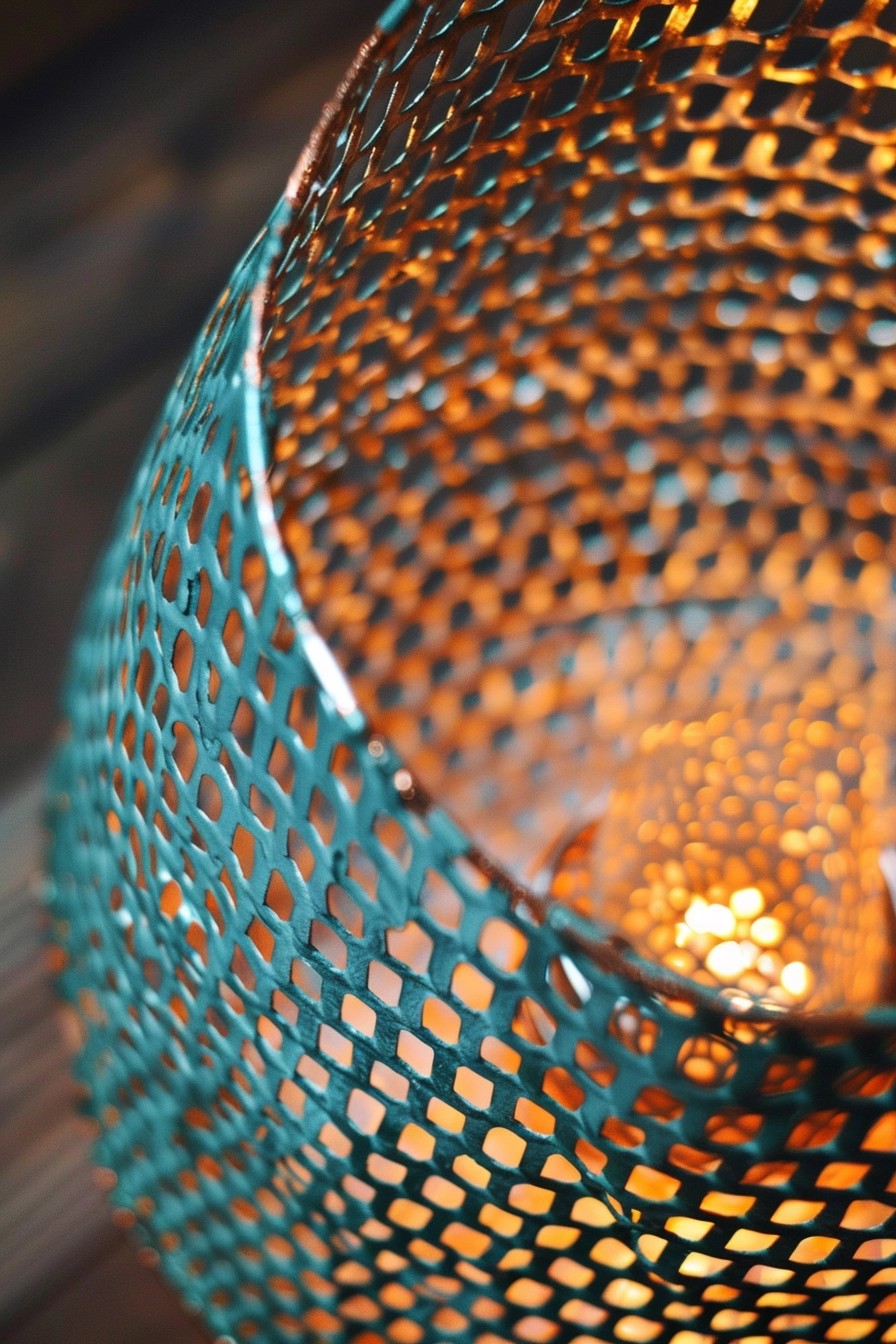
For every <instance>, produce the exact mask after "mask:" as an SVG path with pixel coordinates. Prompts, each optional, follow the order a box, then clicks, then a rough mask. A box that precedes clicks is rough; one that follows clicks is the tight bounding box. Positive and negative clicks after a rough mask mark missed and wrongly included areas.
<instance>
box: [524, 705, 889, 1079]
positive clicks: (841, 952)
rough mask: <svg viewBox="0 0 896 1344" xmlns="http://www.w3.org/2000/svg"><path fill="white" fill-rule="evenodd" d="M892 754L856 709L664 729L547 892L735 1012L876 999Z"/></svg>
mask: <svg viewBox="0 0 896 1344" xmlns="http://www.w3.org/2000/svg"><path fill="white" fill-rule="evenodd" d="M887 758H888V752H887V747H886V744H885V742H884V741H883V739H882V738H881V737H880V736H879V735H878V734H877V733H874V732H871V731H865V721H864V714H863V711H862V706H861V705H860V704H859V703H856V702H852V701H850V702H849V703H848V704H844V705H841V706H839V707H837V706H835V705H830V706H828V707H827V708H826V709H825V710H824V711H822V710H820V709H819V708H818V707H817V706H815V705H813V704H812V703H809V700H808V697H807V699H806V700H804V701H800V700H796V699H794V700H788V701H784V702H782V703H777V704H751V705H742V706H738V707H736V708H734V709H727V710H723V709H716V710H714V711H713V712H711V713H708V714H707V715H706V716H705V717H704V718H702V719H697V720H691V721H681V720H670V721H668V722H666V723H658V724H654V725H652V726H651V727H649V728H647V729H645V730H644V732H643V733H642V735H641V739H640V743H639V745H638V747H637V749H636V750H635V751H634V753H633V754H632V756H631V758H630V759H629V760H628V761H627V762H626V763H625V764H623V765H622V766H621V767H620V769H619V771H618V773H617V776H616V779H615V782H614V786H613V788H612V789H611V791H610V793H609V798H608V802H607V805H606V809H605V811H604V813H603V815H602V817H601V818H600V820H599V821H598V822H596V823H592V824H591V825H590V826H588V827H585V828H583V830H582V831H581V832H580V833H579V834H578V835H577V836H576V837H575V839H574V840H573V841H572V842H571V843H570V844H568V845H567V846H566V847H565V849H564V850H563V851H562V852H561V854H560V857H559V860H557V862H556V864H555V867H554V872H553V877H552V879H551V887H550V891H551V895H552V897H553V898H554V899H556V900H565V901H567V902H569V901H572V902H573V903H574V904H576V905H577V906H578V908H579V909H583V910H585V911H591V912H593V913H594V914H595V915H596V916H597V918H598V919H599V920H600V921H601V922H602V923H604V924H608V925H610V926H611V927H612V928H614V929H617V930H618V931H619V932H620V933H621V934H622V935H623V936H624V937H625V938H626V939H627V940H628V941H629V942H630V943H631V944H632V946H633V947H634V948H635V949H637V950H638V951H639V952H641V953H642V954H644V955H647V956H649V957H650V958H652V959H655V960H658V961H660V962H662V963H663V964H665V965H666V966H667V967H668V968H669V969H671V970H674V971H677V972H678V973H679V974H681V975H683V976H687V977H688V978H690V979H693V980H696V981H698V982H700V983H702V984H705V985H707V986H710V987H712V988H715V989H717V990H719V991H720V992H721V993H722V994H724V995H725V996H726V997H727V998H728V999H729V1000H730V1001H731V1003H732V1004H733V1005H734V1006H735V1007H738V1006H740V1007H748V1006H750V1005H751V1004H754V1003H760V1004H762V1005H763V1006H765V1007H768V1008H773V1009H791V1008H800V1007H810V1008H819V1007H828V1008H830V1007H838V1006H841V1005H844V1004H847V1003H851V1004H854V1005H858V1004H870V1003H874V1002H877V1001H880V1000H881V999H882V998H884V997H885V996H886V994H887V992H888V989H889V985H888V980H889V974H890V960H891V955H890V942H889V936H888V930H889V928H890V925H891V922H892V911H891V910H890V909H888V906H889V904H890V899H891V898H890V896H889V893H888V891H887V888H886V886H885V883H884V879H883V877H882V873H881V858H880V849H881V843H882V842H881V835H882V834H883V833H884V831H885V830H888V828H887V827H885V826H884V824H883V818H884V816H885V815H886V809H885V807H884V802H883V795H884V792H885V790H884V780H885V778H886V776H887V771H888V759H887ZM688 1067H689V1068H690V1069H691V1070H694V1069H697V1070H699V1069H700V1068H701V1067H702V1065H701V1064H700V1061H696V1060H695V1061H692V1062H689V1065H688Z"/></svg>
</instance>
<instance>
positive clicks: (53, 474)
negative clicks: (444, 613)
mask: <svg viewBox="0 0 896 1344" xmlns="http://www.w3.org/2000/svg"><path fill="white" fill-rule="evenodd" d="M381 8H382V0H327V3H326V4H321V3H319V2H318V0H251V3H245V0H241V2H237V0H216V3H208V2H207V0H190V3H189V4H183V3H181V2H180V0H178V3H168V2H167V0H155V3H152V4H150V3H147V2H146V0H76V2H75V3H72V4H62V3H59V0H14V2H10V0H0V38H2V41H0V126H2V127H3V131H2V138H0V345H2V358H0V463H2V472H3V474H2V477H0V636H2V637H0V692H2V694H0V1339H3V1340H4V1341H6V1342H7V1344H51V1342H52V1344H59V1342H60V1341H65V1342H66V1344H79V1341H88V1340H89V1341H90V1344H138V1342H140V1341H147V1344H148V1342H149V1341H150V1340H152V1341H154V1342H155V1341H159V1340H164V1341H165V1344H186V1341H201V1340H202V1339H204V1338H205V1336H204V1334H203V1332H202V1330H201V1329H200V1327H199V1326H198V1325H197V1323H196V1322H195V1321H193V1320H191V1319H189V1318H188V1317H187V1316H186V1315H185V1313H184V1312H183V1311H182V1310H181V1308H180V1306H179V1305H178V1303H177V1302H176V1301H175V1299H174V1298H173V1296H172V1295H171V1294H170V1293H169V1292H168V1290H167V1289H166V1288H165V1286H164V1285H163V1284H162V1283H161V1281H160V1280H158V1279H157V1278H156V1276H155V1275H154V1274H153V1273H152V1271H151V1270H150V1269H149V1268H147V1267H146V1266H145V1265H144V1264H143V1263H141V1260H140V1258H139V1257H138V1255H137V1253H136V1252H135V1250H134V1249H133V1247H132V1246H131V1244H130V1243H129V1242H128V1241H126V1240H125V1239H124V1238H123V1237H122V1235H121V1234H120V1233H119V1232H118V1231H117V1230H116V1229H115V1228H114V1226H113V1224H112V1222H111V1219H110V1216H109V1213H108V1210H107V1209H106V1207H105V1205H104V1203H103V1200H102V1198H101V1196H100V1195H99V1193H98V1192H97V1190H96V1188H95V1187H94V1184H93V1181H92V1178H91V1175H90V1170H89V1165H88V1162H87V1156H86V1152H85V1143H84V1135H83V1132H82V1130H81V1127H80V1125H79V1122H78V1121H77V1118H76V1116H75V1112H74V1106H73V1089H72V1087H71V1085H70V1083H69V1081H68V1073H67V1064H66V1054H65V1048H64V1045H63V1042H62V1040H61V1036H60V1025H59V1020H58V1017H57V1015H56V1012H55V1005H54V1001H53V996H52V991H51V989H50V986H49V984H48V982H47V978H46V973H45V969H44V964H43V958H42V954H41V949H40V933H39V908H38V902H37V886H36V874H37V871H38V868H39V862H40V857H39V856H40V847H41V836H40V797H41V770H42V767H43V764H44V762H45V760H46V755H47V750H48V745H49V742H50V738H51V735H52V730H53V719H54V705H55V699H56V693H57V688H58V683H59V678H60V675H61V670H62V666H63V663H64V658H65V651H66V648H67V645H68V642H69V639H70V637H71V633H72V629H73V626H74V621H75V618H76V614H77V608H78V604H79V602H80V600H81V597H82V595H83V592H84V589H85V586H86V583H87V581H88V578H89V574H90V571H91V568H92V566H93V564H94V562H95V559H96V556H97V552H98V550H99V547H100V546H101V544H102V540H103V537H104V535H105V533H106V531H107V529H108V526H109V523H110V521H111V516H112V513H113V511H114V508H115V505H116V502H117V500H118V497H119V496H120V494H121V491H122V489H123V487H124V484H125V481H126V479H127V477H128V475H129V474H130V472H131V470H132V469H133V465H134V462H135V458H136V455H137V453H138V451H139V449H140V446H141V444H142V442H143V440H144V438H145V437H146V435H147V433H148V432H149V430H150V428H151V425H152V421H153V419H154V417H155V414H156V413H157V411H158V409H159V407H160V405H161V402H162V399H163V397H164V395H165V392H166V390H167V388H168V386H169V384H170V382H171V380H172V379H173V377H174V374H175V372H176V369H177V365H178V363H179V361H180V359H181V358H182V356H183V355H184V353H185V352H186V350H187V348H188V346H189V344H190V341H191V339H192V337H193V335H194V334H195V332H196V330H197V329H198V327H199V324H200V322H201V321H202V318H203V316H204V314H205V312H206V311H207V309H208V308H209V307H210V305H211V304H212V303H213V301H214V299H215V297H216V296H217V293H218V291H219V290H220V289H221V287H222V286H223V285H224V283H225V282H226V279H227V276H228V274H229V271H230V270H231V268H232V266H233V265H234V264H235V262H236V261H237V259H238V257H239V255H240V253H241V251H242V250H243V248H244V247H245V246H246V245H247V243H248V242H249V240H250V238H251V237H252V235H253V234H254V233H255V231H256V230H257V228H258V227H259V226H260V225H261V224H262V222H263V221H264V219H265V217H266V216H267V214H268V212H269V210H270V209H271V207H272V206H273V204H274V201H275V199H276V197H277V195H278V194H279V192H280V190H281V189H282V187H283V185H284V184H285V181H286V178H287V176H288V174H289V171H290V169H291V168H292V165H293V163H294V161H295V160H296V158H297V157H298V154H299V152H300V150H301V148H302V146H303V144H304V142H305V140H306V139H307V136H308V134H309V132H310V130H311V127H312V126H313V124H314V121H315V119H316V117H317V115H318V113H319V111H320V108H321V106H322V104H323V103H324V101H325V100H326V99H327V98H328V97H329V96H330V95H331V94H332V93H333V92H334V90H335V87H336V85H337V83H338V81H339V78H340V76H341V74H342V73H343V71H344V70H345V68H346V66H347V65H348V63H349V61H350V59H351V57H352V55H353V54H354V51H355V49H356V48H357V46H358V44H359V42H360V41H361V40H362V38H363V37H364V36H365V35H366V33H368V32H369V31H370V29H371V27H372V25H373V23H374V21H375V19H376V16H377V14H378V12H379V11H380V9H381Z"/></svg>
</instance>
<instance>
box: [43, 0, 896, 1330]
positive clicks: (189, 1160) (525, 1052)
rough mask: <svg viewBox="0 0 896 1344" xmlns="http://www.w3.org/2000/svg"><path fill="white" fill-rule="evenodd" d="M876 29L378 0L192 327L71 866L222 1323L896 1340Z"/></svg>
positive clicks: (733, 14)
mask: <svg viewBox="0 0 896 1344" xmlns="http://www.w3.org/2000/svg"><path fill="white" fill-rule="evenodd" d="M894 34H896V6H894V5H893V4H892V3H888V4H881V3H878V2H877V0H873V2H869V3H866V4H864V5H862V4H859V3H857V2H856V0H807V3H805V4H802V5H800V4H799V3H794V0H755V3H754V0H743V2H742V0H735V3H734V4H733V6H729V5H728V4H727V3H717V2H716V0H697V3H696V4H694V3H683V2H682V3H673V4H653V3H640V2H637V3H622V4H610V3H596V0H595V2H594V3H584V2H583V0H517V2H514V0H503V2H502V0H444V2H443V3H434V4H423V3H411V4H408V3H400V4H398V5H394V6H393V7H392V9H391V10H390V11H389V12H388V13H387V15H386V16H385V19H384V21H383V23H382V26H381V28H380V29H379V30H378V32H377V33H376V34H375V35H374V36H373V37H372V38H371V40H370V42H369V43H368V44H367V46H366V47H365V48H364V50H363V51H362V52H361V54H360V56H359V58H358V61H357V63H356V64H355V66H354V68H353V69H352V71H351V73H350V75H349V77H348V79H347V81H346V83H345V84H344V85H343V87H342V89H341V91H340V93H339V96H338V99H337V101H336V102H335V103H334V104H333V106H332V107H331V108H330V109H329V110H328V111H327V113H326V115H325V117H324V120H323V122H322V124H321V127H320V129H319V131H318V133H317V134H316V136H315V138H314V140H313V143H312V145H311V146H310V148H309V150H308V151H307V152H306V154H305V157H304V158H303V159H302V161H301V163H300V166H299V168H298V169H297V171H296V173H295V176H294V178H293V180H292V182H291V184H290V187H289V189H288V192H287V195H286V197H285V198H284V200H283V202H282V203H281V204H280V205H279V206H278V207H277V209H276V211H275V214H274V216H273V219H272V222H271V224H270V225H269V227H268V228H267V229H266V230H265V231H263V232H262V233H261V235H260V236H259V238H258V239H257V240H256V242H255V244H254V245H253V247H252V249H251V251H250V252H249V254H248V255H247V257H246V258H245V260H244V261H243V263H242V264H241V266H240V268H239V269H238V270H237V272H236V274H235V276H234V279H233V281H232V284H231V286H230V287H229V288H228V289H227V291H226V292H225V294H224V296H223V297H222V299H221V302H220V304H219V305H218V307H217V308H216V309H215V311H214V313H213V314H212V316H211V318H210V320H209V323H208V325H207V327H206V328H205V330H204V332H203V333H202V335H201V337H200V340H199V342H198V344H197V347H196V350H195V353H194V355H193V357H192V359H191V360H190V361H189V363H188V365H187V367H186V369H185V371H184V373H183V375H182V377H181V379H180V381H179V382H178V384H177V386H176V388H175V389H174V392H173V393H172V396H171V399H170V401H169V403H168V405H167V408H166V410H165V413H164V417H163V420H162V423H161V427H160V430H159V432H158V434H157V435H156V437H155V439H154V440H153V442H152V443H151V444H150V446H149V448H148V451H147V453H146V455H145V457H144V459H143V463H142V466H141V467H140V470H139V472H138V474H137V477H136V480H135V482H134V484H133V487H132V489H131V491H130V494H129V495H128V498H127V500H126V502H125V504H124V506H123V509H122V512H121V514H120V517H119V521H118V526H117V530H116V533H115V536H114V539H113V541H112V543H111V545H110V547H109V549H108V552H107V555H106V558H105V561H104V563H103V565H102V568H101V571H100V573H99V575H98V578H97V582H96V586H95V589H94V592H93V595H92V598H91V600H90V603H89V605H88V608H87V611H86V614H85V618H84V623H83V628H82V633H81V636H80V639H79V641H78V643H77V646H76V649H75V653H74V657H73V663H72V669H71V674H70V678H69V682H68V689H67V693H66V700H65V705H66V727H65V731H64V734H63V740H62V742H61V744H60V748H59V752H58V757H57V761H56V767H55V774H54V779H53V801H52V818H53V833H54V841H53V848H52V856H51V881H50V884H49V885H50V899H51V905H52V912H53V928H54V936H55V947H56V956H57V959H58V964H59V971H60V977H61V984H62V986H63V989H64V992H65V994H66V995H67V997H68V998H69V999H70V1000H71V1002H72V1004H74V1005H76V1007H77V1010H78V1015H79V1021H80V1023H81V1024H82V1027H81V1041H82V1044H81V1050H80V1056H79V1069H80V1073H81V1077H82V1078H83V1080H84V1082H85V1084H86V1089H87V1092H88V1094H89V1107H90V1111H91V1113H92V1115H93V1117H94V1120H95V1125H96V1132H97V1153H98V1159H99V1161H100V1163H101V1164H102V1166H103V1167H104V1168H106V1169H107V1170H108V1172H109V1183H110V1185H111V1187H112V1198H113V1200H114V1202H115V1204H116V1205H117V1207H118V1208H119V1209H120V1210H121V1212H122V1217H123V1218H124V1219H125V1220H126V1221H129V1222H134V1223H136V1225H137V1227H138V1229H139V1232H140V1235H141V1236H142V1237H144V1238H145V1240H146V1241H147V1242H148V1243H149V1244H150V1245H151V1246H153V1247H154V1248H155V1249H156V1250H157V1252H158V1255H159V1258H160V1261H161V1264H162V1268H163V1269H164V1272H165V1273H166V1274H167V1276H168V1278H169V1279H170V1280H171V1281H172V1282H173V1283H174V1284H175V1285H176V1287H177V1288H178V1290H179V1291H180V1293H181V1294H182V1295H183V1297H184V1298H185V1299H186V1300H187V1301H188V1302H189V1303H192V1304H194V1305H195V1306H196V1307H197V1308H198V1309H199V1310H201V1312H202V1313H203V1315H204V1317H205V1319H206V1320H207V1322H208V1324H209V1326H210V1328H211V1329H212V1330H213V1331H215V1332H217V1333H218V1334H220V1335H222V1336H225V1337H226V1338H228V1339H233V1340H237V1341H242V1340H251V1339H256V1340H260V1341H280V1340H293V1339H299V1340H318V1339H319V1340H327V1341H334V1342H339V1341H343V1340H345V1341H348V1340H352V1341H358V1342H359V1344H362V1342H363V1344H380V1341H390V1342H391V1344H429V1342H430V1341H436V1340H439V1341H442V1340H452V1339H458V1340H463V1341H477V1344H498V1342H499V1341H521V1342H522V1344H553V1342H554V1341H556V1342H557V1344H563V1342H566V1341H570V1342H572V1341H579V1342H580V1344H587V1342H588V1341H598V1342H602V1341H617V1340H619V1341H628V1342H630V1344H631V1342H634V1344H639V1342H640V1341H656V1342H657V1344H708V1342H711V1341H715V1340H736V1341H738V1342H739V1344H772V1342H773V1341H792V1340H805V1341H817V1342H820V1341H833V1340H838V1341H840V1340H869V1341H886V1340H894V1339H896V1223H894V1220H893V1215H894V1212H896V1095H894V1080H896V1013H894V1010H893V1007H892V1006H890V1000H891V998H892V985H891V972H892V961H893V953H892V946H893V943H892V937H891V924H892V918H891V912H892V902H891V899H890V897H889V893H888V888H887V884H886V881H885V876H886V874H887V873H888V872H891V871H892V868H893V851H892V849H891V846H892V845H893V842H894V837H896V825H894V817H893V809H892V798H893V775H894V755H893V750H894V740H896V733H894V729H896V679H894V675H893V673H894V621H893V574H894V536H893V519H894V516H896V455H894V434H896V431H894V424H896V419H894V413H896V353H894V344H896V300H894V292H893V266H894V233H896V212H894V197H896V90H894V80H896V75H894V56H896V36H894ZM113 1173H114V1175H113Z"/></svg>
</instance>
